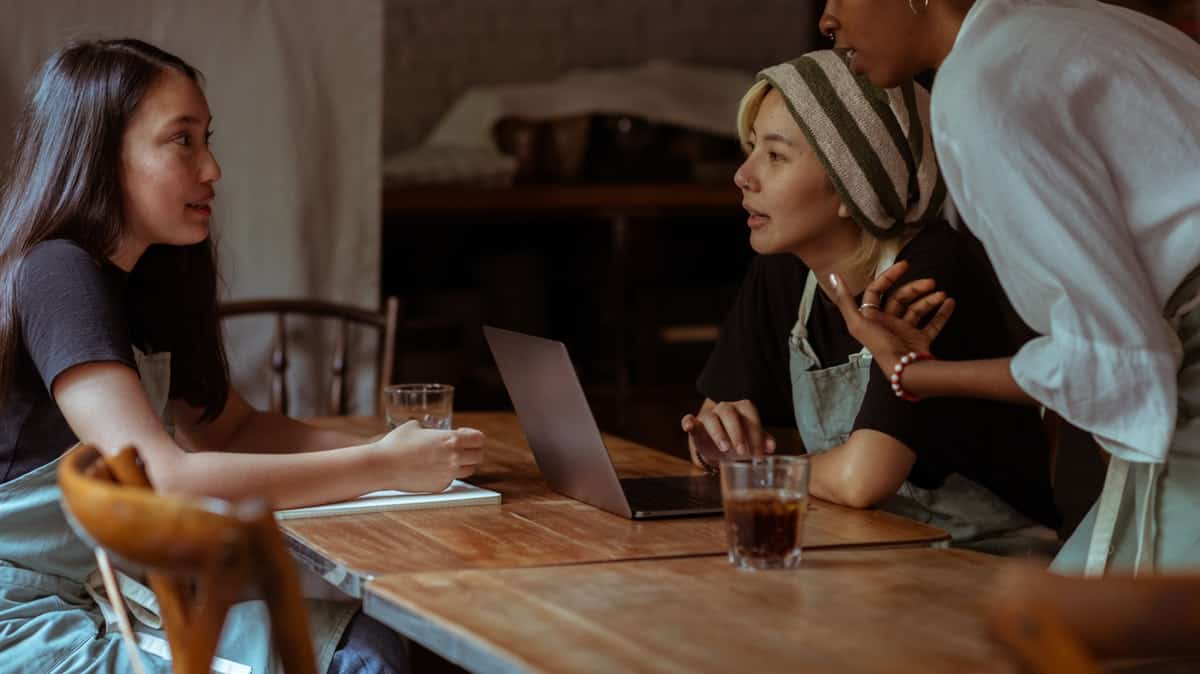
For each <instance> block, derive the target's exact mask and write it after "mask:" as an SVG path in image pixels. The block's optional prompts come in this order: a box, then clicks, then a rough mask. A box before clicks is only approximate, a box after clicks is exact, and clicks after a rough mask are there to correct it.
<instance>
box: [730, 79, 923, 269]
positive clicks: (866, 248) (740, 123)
mask: <svg viewBox="0 0 1200 674" xmlns="http://www.w3.org/2000/svg"><path fill="white" fill-rule="evenodd" d="M772 88H773V87H772V85H771V82H770V80H767V79H765V78H764V79H760V80H758V81H756V82H755V83H754V84H753V86H751V87H750V89H749V90H747V91H746V93H745V94H743V95H742V100H741V101H740V102H739V103H738V112H737V131H738V140H739V141H740V142H741V144H742V150H743V151H744V152H746V153H747V154H749V153H750V134H751V133H753V131H754V120H755V119H756V118H757V117H758V111H759V109H760V108H762V103H763V100H764V99H766V97H767V94H769V93H771V89H772ZM793 114H794V111H793ZM796 126H797V127H799V126H800V125H799V124H797V125H796ZM826 171H828V169H826ZM826 178H828V175H826ZM832 185H833V182H832V181H830V186H831V188H832ZM913 234H915V232H914V233H913ZM911 237H912V235H909V236H906V237H904V238H903V239H900V240H897V239H887V240H884V239H880V238H878V237H876V236H874V235H872V234H871V233H870V232H868V231H866V229H865V228H863V227H859V237H858V248H856V249H855V250H854V253H853V254H851V255H850V259H849V260H848V261H847V263H848V265H849V267H850V268H851V269H852V270H853V271H854V272H855V273H856V274H858V275H860V276H861V277H862V278H865V279H867V280H868V281H869V280H873V279H874V278H875V276H876V275H877V272H879V271H883V270H882V269H878V267H879V263H880V262H882V261H883V260H885V259H888V258H889V257H890V258H895V256H896V254H897V253H899V252H900V248H901V247H902V246H903V245H904V244H905V243H907V242H908V240H909V239H911Z"/></svg>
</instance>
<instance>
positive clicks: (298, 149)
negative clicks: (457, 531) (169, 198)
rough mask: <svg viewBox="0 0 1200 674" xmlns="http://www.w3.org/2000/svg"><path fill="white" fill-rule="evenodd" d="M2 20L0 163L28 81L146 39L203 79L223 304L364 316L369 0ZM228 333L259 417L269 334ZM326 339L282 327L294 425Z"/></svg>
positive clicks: (114, 5) (322, 331)
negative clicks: (330, 303)
mask: <svg viewBox="0 0 1200 674" xmlns="http://www.w3.org/2000/svg"><path fill="white" fill-rule="evenodd" d="M0 16H2V17H3V20H0V53H2V54H3V59H0V148H3V149H0V153H4V154H7V152H8V151H9V143H10V142H11V133H10V129H11V127H12V123H13V121H14V119H15V117H16V113H17V108H18V106H19V101H20V100H21V97H22V92H23V89H24V87H25V84H26V82H27V81H28V79H29V77H30V75H31V74H32V73H33V72H34V71H35V70H36V68H37V67H38V65H40V64H41V63H42V61H44V60H45V58H46V57H47V56H48V55H49V54H51V53H52V52H53V51H54V50H55V49H57V48H58V47H59V46H61V45H62V44H64V43H65V42H66V41H67V40H69V39H71V38H74V37H84V38H95V37H137V38H141V39H145V40H147V41H150V42H152V43H155V44H157V45H159V46H161V47H163V48H165V49H167V50H168V51H171V52H174V53H176V54H178V55H179V56H181V57H183V58H184V59H185V60H187V61H188V62H190V63H192V64H193V65H195V66H196V67H198V68H199V69H200V70H201V71H202V72H203V73H204V74H205V76H206V78H207V84H206V91H207V94H208V100H209V106H210V108H211V109H212V111H213V118H214V119H213V129H214V131H215V136H214V138H213V143H214V149H215V152H216V155H217V159H218V160H219V161H220V163H221V167H222V170H223V171H224V176H223V178H222V180H221V182H220V183H218V185H217V201H216V204H215V207H214V219H213V222H214V230H215V236H216V238H217V241H218V243H219V250H220V255H221V258H220V262H221V272H222V276H223V278H224V280H225V282H226V286H227V297H230V298H235V299H238V298H249V297H264V296H271V297H280V296H285V297H305V298H322V299H331V300H336V301H343V302H352V303H356V304H359V305H362V306H370V307H375V306H377V303H378V293H379V245H378V242H379V175H380V170H379V164H380V142H381V141H380V137H381V115H382V93H381V92H382V79H383V45H382V36H383V6H382V0H353V1H351V2H321V1H319V0H307V1H302V0H301V1H298V0H205V1H204V2H196V1H187V0H153V1H151V0H111V1H108V0H106V1H105V2H83V1H70V0H38V1H37V2H29V1H27V0H20V1H18V0H0ZM227 327H228V330H227V333H226V334H227V338H228V342H227V346H228V349H229V354H230V361H231V362H230V365H231V368H232V370H233V374H234V380H235V385H236V386H237V388H238V389H239V390H240V391H241V392H242V393H243V395H245V396H246V397H247V399H248V400H250V401H251V403H253V404H255V405H257V406H259V407H263V406H265V405H266V401H267V383H268V381H269V369H268V368H269V362H268V361H269V351H270V337H271V335H270V332H271V330H272V326H271V324H270V323H269V322H265V321H264V322H257V321H253V320H250V321H243V320H239V321H236V322H233V323H230V324H229V325H228V326H227ZM331 335H332V328H331V326H326V327H321V326H319V325H313V324H307V323H305V322H302V321H296V322H293V323H292V325H291V326H290V329H289V336H290V338H291V342H292V344H291V345H292V347H293V348H296V349H297V351H296V353H294V354H293V358H292V364H293V367H292V373H291V374H290V375H289V376H291V377H292V382H291V383H292V386H291V397H292V413H293V414H299V415H305V414H313V413H316V412H318V411H319V409H320V408H319V406H318V401H319V400H321V399H322V396H323V392H324V390H325V388H326V385H327V381H328V373H327V367H326V365H325V359H324V357H325V352H324V349H323V346H324V345H326V344H328V343H329V342H330V341H331ZM373 344H374V341H373V338H368V336H366V335H362V336H359V337H358V338H357V347H358V349H357V352H356V353H355V354H354V355H353V360H354V361H355V363H358V364H372V363H373V361H372V359H373V355H374V354H373ZM318 351H319V352H321V353H320V358H317V357H316V354H317V352H318ZM352 365H353V363H352ZM356 372H357V373H358V374H359V375H360V376H359V377H358V378H357V379H356V381H355V383H354V385H353V386H351V387H350V388H351V390H350V394H351V402H352V404H353V405H354V407H353V411H357V412H361V413H368V412H369V411H370V401H371V398H372V394H373V391H372V381H373V377H372V374H373V373H372V372H371V371H370V369H369V368H362V367H359V368H356Z"/></svg>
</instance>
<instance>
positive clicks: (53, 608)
mask: <svg viewBox="0 0 1200 674" xmlns="http://www.w3.org/2000/svg"><path fill="white" fill-rule="evenodd" d="M134 355H135V357H136V359H137V366H138V373H139V375H140V376H141V379H142V385H143V388H145V390H146V394H147V396H148V397H149V399H150V402H151V405H152V407H153V408H154V410H155V411H156V412H157V413H159V418H161V419H164V423H167V425H168V428H169V427H170V425H169V418H168V415H167V414H166V412H167V411H168V407H167V393H168V391H169V386H170V369H171V366H170V354H169V353H156V354H152V355H150V356H146V355H143V354H142V353H141V352H139V351H136V350H135V353H134ZM65 449H66V448H64V450H65ZM58 461H59V460H58V459H56V460H54V461H52V462H50V463H49V464H47V465H45V466H42V467H41V468H38V469H37V470H34V471H32V472H30V473H26V474H25V475H22V476H21V477H19V478H17V479H15V480H11V481H9V482H6V483H4V484H0V674H9V673H10V672H11V673H13V674H17V673H20V674H32V673H38V674H41V673H43V672H45V673H48V674H49V673H54V674H69V673H72V672H104V673H106V674H107V673H110V672H111V673H119V674H125V673H127V672H130V673H131V672H132V671H133V668H132V665H131V662H130V660H129V657H128V654H127V653H126V651H125V650H124V646H123V644H122V643H121V635H120V633H119V631H118V630H117V628H116V621H115V616H114V614H113V613H112V610H111V607H110V606H109V605H108V602H107V599H106V596H105V594H104V590H103V586H102V584H101V582H100V580H99V574H98V573H97V572H96V570H97V569H96V558H95V557H94V555H93V553H92V550H91V548H90V547H89V546H88V545H87V544H86V543H85V542H84V541H83V540H82V539H80V538H79V537H78V536H77V535H76V534H75V533H74V531H73V530H72V529H71V525H70V524H69V523H68V522H67V519H66V516H65V515H64V513H63V510H62V507H61V505H60V502H59V495H60V492H59V489H58V483H57V480H56V470H57V468H58ZM119 582H120V585H121V587H122V593H121V594H122V596H123V597H124V603H125V604H126V606H127V607H128V608H129V610H130V614H131V617H132V618H133V628H134V631H135V633H136V638H137V640H138V643H139V645H140V646H141V649H142V652H141V656H142V657H141V660H142V663H143V664H144V665H145V668H146V671H147V672H155V673H158V672H162V673H164V674H165V673H167V672H170V671H171V665H170V662H169V660H168V659H166V658H167V657H169V655H168V651H167V642H166V635H165V634H164V633H163V632H162V630H161V629H160V627H161V620H160V618H159V616H158V603H157V601H155V598H154V594H153V592H151V591H150V589H149V588H147V587H146V586H144V585H142V584H141V583H138V582H137V581H135V580H133V579H132V578H129V577H128V576H125V575H124V574H121V575H120V581H119ZM308 606H309V623H310V626H311V629H312V633H313V649H314V651H315V654H316V658H317V671H320V672H323V671H325V670H326V669H327V668H328V666H329V661H330V659H331V658H332V657H333V651H334V650H335V649H336V648H337V643H338V641H339V639H340V637H341V634H342V631H343V630H344V629H345V628H346V625H347V624H348V623H349V621H350V618H351V617H352V616H353V615H354V613H355V611H356V610H357V605H356V604H339V603H333V602H317V601H309V602H308ZM269 625H270V619H269V616H268V613H267V609H266V605H265V604H264V603H263V602H261V601H247V602H242V603H240V604H237V605H235V606H234V607H233V608H232V609H231V610H230V612H229V616H228V617H227V618H226V622H225V629H224V632H223V635H222V639H221V643H220V645H219V647H218V649H217V656H218V658H219V659H218V660H214V663H213V671H215V672H222V674H260V673H267V672H272V673H273V672H280V671H281V665H280V663H279V659H278V657H277V656H276V655H275V654H274V653H272V649H271V639H270V627H269Z"/></svg>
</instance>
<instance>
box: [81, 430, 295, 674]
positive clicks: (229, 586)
mask: <svg viewBox="0 0 1200 674" xmlns="http://www.w3.org/2000/svg"><path fill="white" fill-rule="evenodd" d="M58 484H59V486H60V487H61V489H62V494H63V502H64V503H65V505H66V507H67V510H68V512H69V513H70V514H71V517H72V518H73V520H74V522H75V523H76V525H77V526H78V527H80V528H81V529H82V531H81V534H83V535H85V536H86V537H87V538H90V539H91V541H92V542H93V543H94V544H95V545H97V546H99V547H101V548H103V549H104V550H106V551H108V552H109V553H111V554H112V555H113V556H115V557H117V558H118V559H120V560H123V561H124V562H125V563H127V564H132V565H135V566H137V567H139V568H141V569H143V570H145V571H146V577H147V579H148V581H149V584H150V587H151V589H153V590H154V594H155V596H156V597H157V598H158V603H159V611H160V613H161V614H162V621H163V628H164V630H165V631H166V633H167V642H168V643H169V644H170V647H171V659H172V662H173V666H174V670H175V672H177V673H178V674H208V672H209V668H210V667H211V665H212V660H213V655H214V654H215V652H216V648H217V643H218V642H219V640H220V636H221V629H222V627H223V626H224V624H225V618H226V615H227V613H228V611H229V607H230V606H232V605H233V604H234V603H235V602H237V601H240V600H241V599H242V598H244V596H245V593H244V591H245V590H246V589H256V590H259V591H261V593H262V595H263V598H264V599H265V601H266V603H267V607H268V611H269V614H270V618H271V638H272V641H273V643H274V644H275V647H276V650H277V652H278V653H279V656H280V658H281V660H282V662H283V665H284V670H285V671H286V672H288V674H316V672H315V663H314V660H313V650H312V640H311V636H310V635H309V631H308V618H307V613H306V609H305V603H304V598H303V595H302V594H301V591H300V578H299V575H298V573H297V571H296V568H295V566H294V563H293V561H292V559H291V557H290V556H289V554H288V552H287V548H286V547H285V544H284V542H283V537H282V535H281V534H280V533H279V528H278V527H277V526H276V524H275V516H274V513H273V512H272V510H271V507H270V505H269V504H268V503H266V502H265V501H264V500H262V499H255V500H253V501H247V502H240V503H230V502H227V501H221V500H218V499H203V498H200V499H198V498H183V497H176V496H166V495H162V494H157V493H155V492H154V490H153V488H152V487H151V486H150V481H149V480H148V479H147V477H146V472H145V470H144V469H143V467H142V465H141V462H140V460H139V459H138V455H137V451H136V450H135V449H134V448H132V447H126V448H124V449H122V450H121V451H120V452H118V453H117V454H116V455H104V454H102V453H101V452H100V451H98V450H97V449H96V448H95V447H93V446H91V445H85V444H79V445H76V446H74V447H73V448H71V449H70V450H69V451H68V452H67V454H66V455H65V456H64V457H63V459H62V461H61V462H60V464H59V468H58Z"/></svg>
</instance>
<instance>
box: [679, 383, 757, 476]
mask: <svg viewBox="0 0 1200 674" xmlns="http://www.w3.org/2000/svg"><path fill="white" fill-rule="evenodd" d="M680 425H681V426H682V427H683V430H684V431H685V432H686V433H687V434H688V437H689V440H691V443H690V444H691V448H692V462H693V463H695V464H696V465H698V466H700V467H701V468H704V469H705V470H714V469H715V467H716V465H717V464H718V463H720V462H721V457H722V456H723V455H727V454H729V453H730V452H733V453H735V454H739V455H748V454H770V453H772V452H774V451H775V444H776V443H775V438H773V437H771V434H770V433H767V432H766V431H764V430H763V427H762V421H760V420H759V417H758V409H756V408H755V407H754V403H752V402H750V401H749V400H737V401H734V402H722V403H714V402H712V401H711V400H709V401H705V404H704V406H703V407H701V408H700V411H699V412H698V413H696V414H688V415H685V416H684V417H683V419H682V421H681V422H680Z"/></svg>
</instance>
